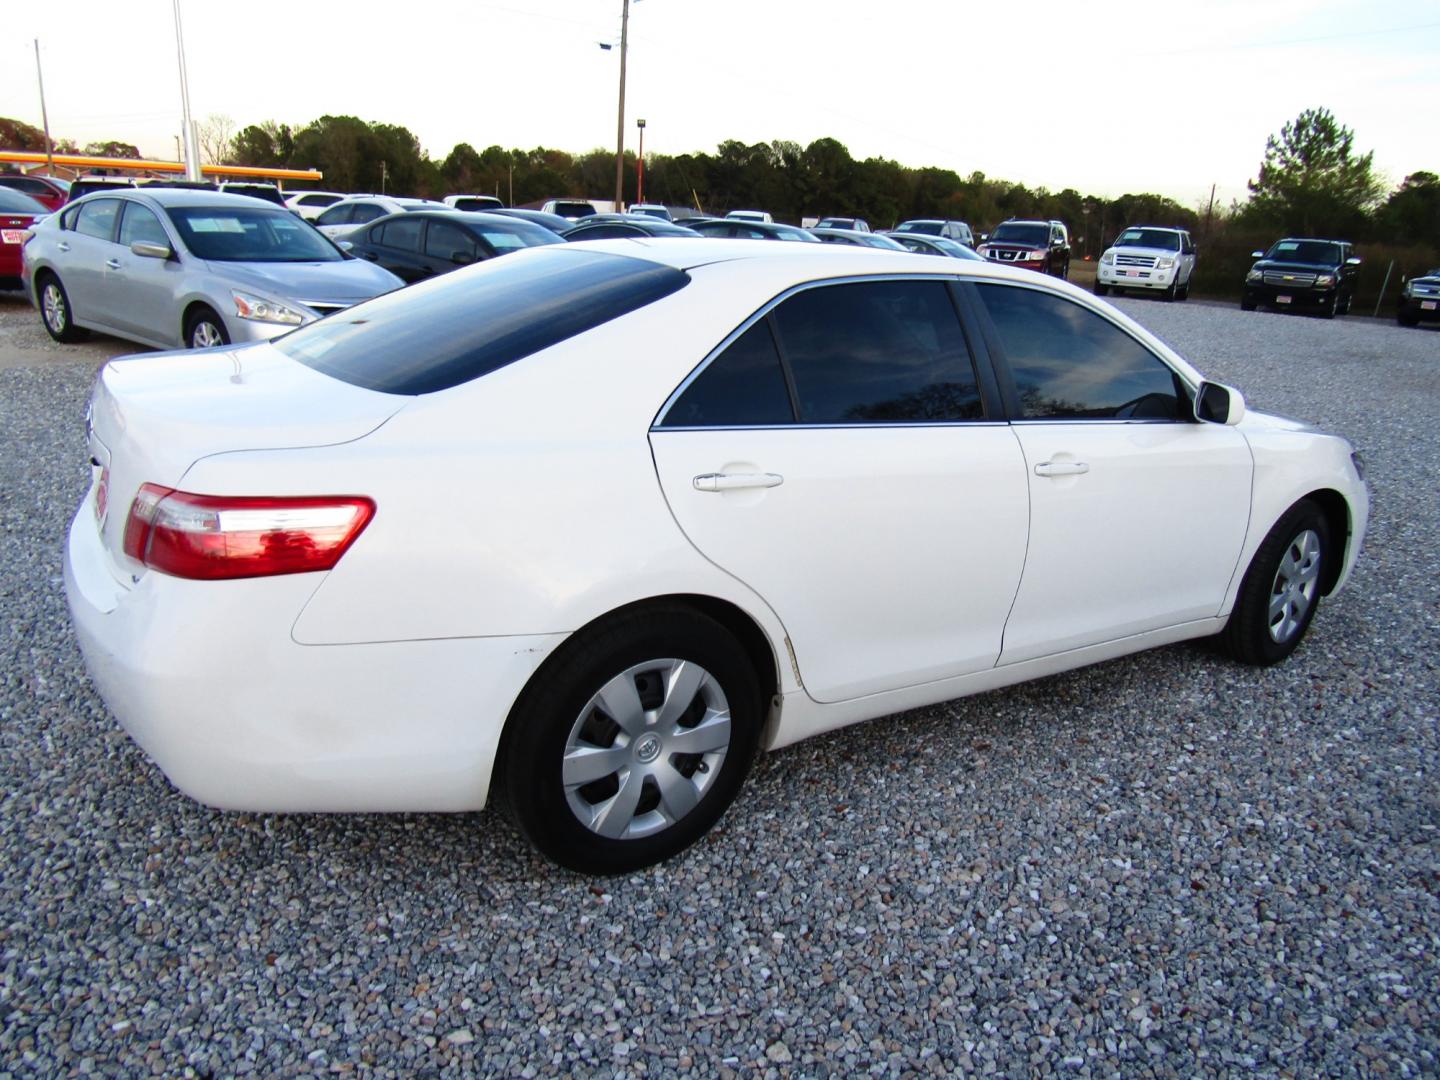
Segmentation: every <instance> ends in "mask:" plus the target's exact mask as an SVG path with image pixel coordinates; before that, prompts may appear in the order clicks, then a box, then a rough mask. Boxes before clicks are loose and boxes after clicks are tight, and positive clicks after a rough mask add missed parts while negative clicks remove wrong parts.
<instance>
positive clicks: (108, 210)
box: [75, 199, 120, 240]
mask: <svg viewBox="0 0 1440 1080" xmlns="http://www.w3.org/2000/svg"><path fill="white" fill-rule="evenodd" d="M119 213H120V200H119V199H92V200H91V201H90V202H87V203H86V204H85V205H84V206H82V207H80V217H79V218H78V219H77V220H76V222H75V231H76V232H78V233H83V234H85V235H86V236H95V237H98V238H99V239H101V240H109V239H110V238H111V237H113V236H114V235H115V218H116V217H117V216H118V215H119Z"/></svg>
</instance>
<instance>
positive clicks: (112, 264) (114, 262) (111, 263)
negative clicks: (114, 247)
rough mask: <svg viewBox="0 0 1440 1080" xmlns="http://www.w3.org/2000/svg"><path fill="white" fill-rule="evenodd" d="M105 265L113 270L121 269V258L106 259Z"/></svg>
mask: <svg viewBox="0 0 1440 1080" xmlns="http://www.w3.org/2000/svg"><path fill="white" fill-rule="evenodd" d="M105 265H106V266H108V267H109V268H110V269H111V270H119V269H120V260H119V259H106V260H105Z"/></svg>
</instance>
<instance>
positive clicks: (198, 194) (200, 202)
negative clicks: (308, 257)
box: [76, 187, 289, 214]
mask: <svg viewBox="0 0 1440 1080" xmlns="http://www.w3.org/2000/svg"><path fill="white" fill-rule="evenodd" d="M91 199H136V200H140V201H149V202H151V203H153V204H154V205H156V206H162V207H167V208H168V207H172V206H185V207H206V206H217V207H219V206H250V207H255V206H263V207H266V208H268V209H270V210H274V211H275V212H276V213H281V214H288V213H289V211H288V210H286V209H285V208H284V207H282V206H277V205H276V204H275V203H273V202H271V201H270V200H269V199H256V198H254V197H252V196H250V195H235V194H232V193H231V192H228V191H206V190H204V189H203V188H151V187H145V188H139V187H137V188H119V189H116V190H115V191H95V192H92V193H91V194H89V195H86V196H85V197H84V198H82V199H77V200H76V201H77V202H88V201H89V200H91Z"/></svg>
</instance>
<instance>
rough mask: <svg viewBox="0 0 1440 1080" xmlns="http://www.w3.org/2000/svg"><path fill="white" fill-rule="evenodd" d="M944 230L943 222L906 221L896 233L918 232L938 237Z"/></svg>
mask: <svg viewBox="0 0 1440 1080" xmlns="http://www.w3.org/2000/svg"><path fill="white" fill-rule="evenodd" d="M944 229H945V223H944V222H943V221H907V222H905V223H904V224H903V225H901V226H900V227H899V228H898V229H896V230H895V231H896V232H918V233H925V234H926V235H928V236H939V235H940V233H941V232H943V231H944Z"/></svg>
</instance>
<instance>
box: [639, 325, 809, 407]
mask: <svg viewBox="0 0 1440 1080" xmlns="http://www.w3.org/2000/svg"><path fill="white" fill-rule="evenodd" d="M794 419H795V414H794V412H793V411H792V410H791V408H790V391H789V390H787V389H786V388H785V373H784V371H783V370H782V369H781V367H780V354H779V353H777V352H776V351H775V339H774V338H773V337H771V335H770V326H769V324H768V323H767V322H766V320H764V319H761V320H760V321H759V322H757V323H756V324H755V325H754V326H752V327H751V328H750V329H749V330H746V331H745V333H743V334H741V335H740V336H739V337H738V338H736V339H735V340H734V341H732V342H731V343H730V345H729V347H728V348H726V350H725V351H724V352H723V353H721V354H720V355H719V356H717V357H715V359H714V360H712V361H710V364H709V366H707V367H706V368H705V370H704V371H702V372H701V373H700V374H699V375H698V376H697V377H696V379H695V381H694V382H693V383H691V384H690V385H689V387H688V388H686V390H685V393H683V394H681V395H680V398H679V400H677V401H676V402H675V404H674V405H672V406H671V407H670V411H669V412H667V413H666V414H665V421H664V424H665V426H666V427H754V426H758V425H765V424H788V423H791V422H792V421H793V420H794Z"/></svg>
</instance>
